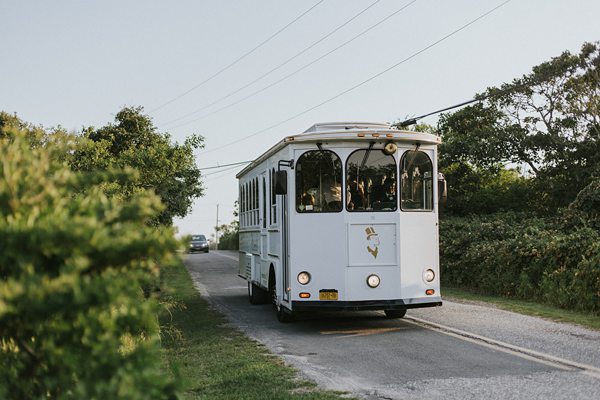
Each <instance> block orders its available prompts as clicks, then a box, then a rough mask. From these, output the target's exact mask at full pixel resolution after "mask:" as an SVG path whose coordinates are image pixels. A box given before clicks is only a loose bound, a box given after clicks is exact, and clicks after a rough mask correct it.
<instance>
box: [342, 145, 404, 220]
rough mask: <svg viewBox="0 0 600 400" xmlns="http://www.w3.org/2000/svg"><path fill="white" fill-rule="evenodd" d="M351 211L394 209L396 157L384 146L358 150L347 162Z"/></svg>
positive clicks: (347, 186)
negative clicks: (383, 148) (389, 153)
mask: <svg viewBox="0 0 600 400" xmlns="http://www.w3.org/2000/svg"><path fill="white" fill-rule="evenodd" d="M346 177H347V180H346V188H347V195H346V208H347V209H348V211H395V210H396V209H397V201H396V161H395V160H394V157H393V156H392V155H386V154H385V153H384V152H383V150H372V149H364V150H356V151H355V152H353V153H352V154H350V157H348V161H347V163H346Z"/></svg>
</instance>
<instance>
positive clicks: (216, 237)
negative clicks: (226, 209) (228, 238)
mask: <svg viewBox="0 0 600 400" xmlns="http://www.w3.org/2000/svg"><path fill="white" fill-rule="evenodd" d="M215 250H219V205H218V204H217V224H216V225H215Z"/></svg>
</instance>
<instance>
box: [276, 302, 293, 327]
mask: <svg viewBox="0 0 600 400" xmlns="http://www.w3.org/2000/svg"><path fill="white" fill-rule="evenodd" d="M277 320H278V321H279V322H282V323H284V324H285V323H288V322H292V321H293V320H294V314H293V313H292V312H291V311H289V310H288V309H286V308H285V307H283V306H279V307H278V308H277Z"/></svg>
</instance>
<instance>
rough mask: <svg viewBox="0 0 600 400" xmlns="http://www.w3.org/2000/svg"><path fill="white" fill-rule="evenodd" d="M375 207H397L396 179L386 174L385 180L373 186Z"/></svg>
mask: <svg viewBox="0 0 600 400" xmlns="http://www.w3.org/2000/svg"><path fill="white" fill-rule="evenodd" d="M373 208H374V209H376V210H389V209H395V208H396V180H395V179H394V178H392V177H389V176H387V175H386V176H384V178H383V182H382V183H381V184H379V185H376V186H375V187H374V188H373Z"/></svg>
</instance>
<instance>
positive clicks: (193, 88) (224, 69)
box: [149, 0, 325, 113]
mask: <svg viewBox="0 0 600 400" xmlns="http://www.w3.org/2000/svg"><path fill="white" fill-rule="evenodd" d="M324 1H325V0H320V1H319V2H317V3H316V4H315V5H313V6H312V7H310V8H309V9H308V10H306V11H304V12H303V13H302V14H300V15H299V16H297V17H296V18H294V19H293V20H292V21H291V22H289V23H288V24H287V25H285V26H284V27H283V28H281V29H279V30H278V31H277V32H275V33H274V34H272V35H271V36H269V37H268V38H266V39H265V40H263V41H262V42H260V43H259V44H258V45H256V46H255V47H254V48H252V49H251V50H249V51H247V52H246V53H244V54H242V55H241V56H239V57H238V58H236V59H235V60H234V61H232V62H231V63H229V64H228V65H226V66H225V67H223V68H221V69H220V70H218V71H217V72H215V73H214V74H212V75H211V76H209V77H208V78H206V79H205V80H203V81H202V82H200V83H198V84H196V85H194V86H192V87H191V88H190V89H188V90H186V91H185V92H183V93H181V94H179V95H177V96H175V97H173V98H172V99H171V100H169V101H167V102H165V103H163V104H161V105H160V106H158V107H156V108H154V109H152V110H150V111H149V112H150V113H153V112H156V111H158V110H160V109H161V108H163V107H165V106H167V105H169V104H171V103H173V102H174V101H177V100H179V99H180V98H182V97H184V96H186V95H188V94H189V93H191V92H193V91H194V90H196V89H198V88H199V87H201V86H202V85H204V84H205V83H207V82H209V81H211V80H212V79H214V78H216V77H217V76H219V75H221V74H222V73H223V72H225V71H227V70H228V69H229V68H231V67H233V66H234V65H235V64H237V63H238V62H240V61H242V60H243V59H244V58H246V57H248V56H249V55H250V54H252V53H254V52H255V51H256V50H258V49H259V48H261V47H262V46H264V45H265V44H267V43H268V42H269V41H271V40H272V39H273V38H274V37H276V36H277V35H279V34H280V33H281V32H283V31H284V30H286V29H287V28H289V27H290V26H291V25H293V24H294V23H295V22H297V21H298V20H299V19H300V18H302V17H304V16H305V15H306V14H308V13H309V12H311V11H312V10H313V9H314V8H315V7H317V6H318V5H319V4H321V3H322V2H324Z"/></svg>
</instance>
